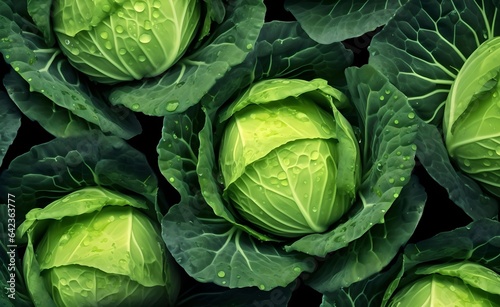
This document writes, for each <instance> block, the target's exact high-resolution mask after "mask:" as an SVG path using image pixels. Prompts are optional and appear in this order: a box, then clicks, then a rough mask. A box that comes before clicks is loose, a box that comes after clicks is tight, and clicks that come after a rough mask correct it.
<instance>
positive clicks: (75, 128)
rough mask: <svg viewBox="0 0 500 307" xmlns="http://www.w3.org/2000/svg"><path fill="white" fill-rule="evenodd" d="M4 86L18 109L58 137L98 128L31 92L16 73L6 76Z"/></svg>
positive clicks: (40, 95)
mask: <svg viewBox="0 0 500 307" xmlns="http://www.w3.org/2000/svg"><path fill="white" fill-rule="evenodd" d="M4 86H5V88H6V89H7V92H8V93H9V95H10V97H11V99H12V100H13V101H14V102H15V104H16V105H17V107H18V108H19V109H20V110H21V112H23V114H24V115H26V116H27V117H28V118H29V119H31V120H33V121H37V122H38V123H39V124H40V125H41V126H42V127H43V128H45V130H47V131H48V132H49V133H51V134H52V135H54V136H56V137H68V136H72V135H78V134H81V133H86V132H87V131H89V130H92V129H96V128H98V126H96V125H94V124H91V123H90V122H88V121H86V120H84V119H83V118H81V117H78V116H76V115H74V114H73V113H72V112H71V111H70V110H68V109H66V108H63V107H60V106H59V105H57V104H55V103H54V102H53V101H51V100H50V99H49V98H47V97H45V96H44V95H43V94H41V93H38V92H30V90H29V84H28V83H27V82H26V81H25V80H24V79H23V78H22V77H21V76H20V75H18V74H17V73H16V72H14V71H11V72H10V73H9V74H7V75H6V76H5V79H4Z"/></svg>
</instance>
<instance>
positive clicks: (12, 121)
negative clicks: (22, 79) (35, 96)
mask: <svg viewBox="0 0 500 307" xmlns="http://www.w3.org/2000/svg"><path fill="white" fill-rule="evenodd" d="M0 105H1V106H2V108H1V109H0V122H1V123H2V124H3V126H2V128H0V129H1V130H0V165H2V162H3V158H4V157H5V154H6V153H7V150H8V148H9V146H10V145H11V144H12V142H14V139H15V138H16V135H17V130H19V127H20V126H21V114H20V113H19V110H18V109H17V108H16V106H15V105H14V104H13V103H12V100H10V99H9V97H8V96H7V94H5V92H3V91H0Z"/></svg>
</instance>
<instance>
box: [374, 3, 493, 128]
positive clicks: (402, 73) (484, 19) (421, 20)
mask: <svg viewBox="0 0 500 307" xmlns="http://www.w3.org/2000/svg"><path fill="white" fill-rule="evenodd" d="M498 6H499V3H498V1H494V0H484V1H475V0H458V1H443V0H425V1H415V0H410V1H409V2H408V3H406V4H405V5H404V6H403V7H402V8H401V9H400V10H399V11H398V12H397V13H396V15H395V16H394V18H392V19H391V21H390V22H389V23H388V24H387V25H386V26H385V27H384V28H383V30H382V31H381V32H380V33H378V34H377V35H376V36H375V37H374V38H373V40H372V42H371V44H370V47H369V51H370V58H369V63H370V64H372V65H373V66H375V67H376V68H378V69H379V70H380V71H381V72H382V73H383V74H384V75H386V76H388V78H389V80H390V81H391V82H392V83H393V84H394V85H396V86H397V87H398V88H399V89H400V90H401V91H402V92H403V93H404V94H405V95H406V96H407V97H408V100H409V101H410V104H411V105H412V106H413V107H414V108H415V111H416V112H417V114H418V115H419V116H420V117H422V119H424V120H425V121H426V122H432V123H434V124H440V123H441V121H442V116H443V109H444V102H445V101H446V97H447V95H448V92H449V91H450V88H451V84H452V83H453V80H455V78H456V75H457V72H458V71H459V70H460V68H461V67H462V65H463V64H464V62H465V60H466V59H467V57H468V56H469V55H470V54H471V53H472V52H473V51H474V50H475V49H476V48H477V47H478V46H479V45H480V44H481V43H482V42H484V41H485V40H487V39H488V38H491V37H493V36H496V35H498V34H499V33H500V22H498V17H497V16H498Z"/></svg>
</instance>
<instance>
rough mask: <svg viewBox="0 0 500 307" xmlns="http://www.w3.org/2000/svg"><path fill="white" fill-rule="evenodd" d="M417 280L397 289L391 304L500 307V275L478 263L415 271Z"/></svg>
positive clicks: (403, 305) (423, 268) (438, 266)
mask: <svg viewBox="0 0 500 307" xmlns="http://www.w3.org/2000/svg"><path fill="white" fill-rule="evenodd" d="M415 276H416V279H415V280H414V281H412V282H411V283H409V284H408V285H406V286H405V287H404V288H402V289H401V290H398V291H397V292H396V293H395V294H394V296H393V297H392V298H391V300H390V302H389V304H388V306H389V307H393V306H398V307H405V306H408V307H410V306H422V307H427V306H429V307H431V306H455V307H468V306H482V307H483V306H484V307H487V306H492V307H493V306H500V305H499V303H498V302H500V300H499V299H500V275H498V274H497V273H496V272H495V271H493V270H491V269H489V268H487V267H485V266H482V265H480V264H477V263H473V262H468V261H462V262H457V263H445V264H437V265H430V266H424V267H421V268H418V269H417V270H416V275H415Z"/></svg>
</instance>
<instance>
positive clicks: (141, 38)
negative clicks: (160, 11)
mask: <svg viewBox="0 0 500 307" xmlns="http://www.w3.org/2000/svg"><path fill="white" fill-rule="evenodd" d="M139 41H140V42H141V43H143V44H147V43H149V42H150V41H151V34H149V33H143V34H141V36H139Z"/></svg>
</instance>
